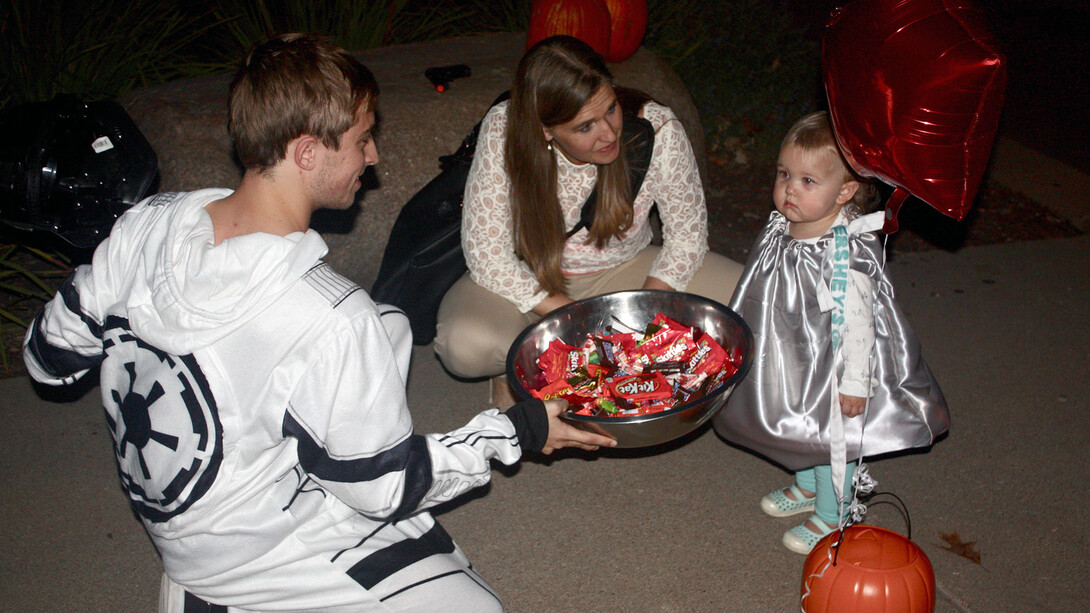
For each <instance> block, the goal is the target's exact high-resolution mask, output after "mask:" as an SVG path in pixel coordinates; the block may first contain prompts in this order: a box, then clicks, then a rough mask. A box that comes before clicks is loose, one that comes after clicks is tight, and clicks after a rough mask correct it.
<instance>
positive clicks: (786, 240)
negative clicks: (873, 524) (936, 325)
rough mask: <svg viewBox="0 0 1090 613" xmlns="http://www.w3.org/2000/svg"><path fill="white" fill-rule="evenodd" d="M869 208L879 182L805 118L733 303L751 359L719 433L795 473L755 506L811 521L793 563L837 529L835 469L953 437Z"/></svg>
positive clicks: (784, 153) (823, 124)
mask: <svg viewBox="0 0 1090 613" xmlns="http://www.w3.org/2000/svg"><path fill="white" fill-rule="evenodd" d="M876 200H877V193H876V190H875V186H874V185H873V183H871V182H869V181H866V180H864V179H862V178H860V177H858V176H856V175H855V174H854V173H853V172H852V171H851V169H850V167H849V166H848V164H847V163H846V162H845V161H844V159H843V158H842V157H841V154H840V151H839V149H838V148H837V144H836V139H835V137H834V135H833V130H832V127H831V125H830V122H829V117H828V114H827V113H825V112H824V111H823V112H818V113H813V114H810V115H807V116H806V117H803V118H802V119H800V120H799V121H798V122H796V123H795V125H794V126H792V128H791V129H790V130H789V131H788V133H787V136H786V137H785V138H784V141H783V144H782V145H781V147H780V155H779V161H778V163H777V172H776V182H775V185H774V187H773V202H774V203H775V206H776V210H775V212H773V213H772V215H771V217H770V218H769V220H768V224H767V225H766V226H765V228H764V230H763V232H762V233H761V235H760V236H759V237H758V239H757V241H756V243H755V244H754V246H753V250H752V251H751V252H750V256H749V261H748V262H747V263H746V269H745V272H744V273H743V274H742V279H741V281H739V284H738V287H737V289H736V290H735V292H734V296H733V298H732V299H731V305H730V306H731V308H732V309H734V310H735V311H736V312H737V313H738V314H740V315H741V316H742V317H743V318H744V319H745V320H746V323H748V324H749V326H750V329H751V330H752V331H753V338H754V347H755V349H754V361H753V364H752V366H751V368H750V371H749V373H748V375H747V376H746V378H745V379H743V380H742V381H741V382H740V383H739V384H738V386H737V387H736V388H735V390H734V392H733V393H732V395H731V397H730V400H729V401H728V403H727V405H726V406H725V407H724V408H723V410H721V411H720V412H719V414H718V415H716V417H715V421H714V424H715V428H716V430H717V431H718V432H719V434H721V435H722V436H723V437H725V438H726V439H727V440H729V441H731V442H733V443H737V444H739V445H742V446H745V447H747V448H749V449H752V450H753V451H755V452H757V453H759V454H761V455H763V456H766V457H767V458H769V459H771V460H772V461H774V462H776V463H779V464H781V465H783V466H784V467H786V468H787V469H789V470H792V471H796V472H795V481H794V483H793V484H791V485H790V486H788V487H787V488H784V489H782V490H776V491H774V492H772V493H770V494H768V495H767V496H765V497H764V498H763V499H761V509H762V510H764V512H765V513H767V514H769V515H772V516H774V517H786V516H789V515H795V514H799V513H810V514H811V515H810V516H809V518H808V519H807V520H806V521H805V522H804V523H803V524H801V525H799V526H796V527H794V528H792V529H791V530H788V531H787V532H786V533H785V534H784V536H783V543H784V545H785V546H786V547H787V548H788V549H790V550H792V551H796V552H798V553H803V554H805V553H809V551H810V550H811V549H812V548H813V547H814V545H816V544H817V542H818V541H819V540H820V539H821V537H823V536H825V535H826V534H828V533H830V532H832V531H833V530H835V529H836V527H837V525H838V524H839V523H840V522H841V520H842V519H843V515H844V510H845V508H846V505H845V500H847V499H850V494H848V495H846V496H844V497H838V494H837V492H836V489H841V491H842V492H845V493H848V492H850V491H851V476H852V473H853V471H854V468H855V462H852V463H849V464H847V465H846V469H843V467H845V463H844V462H845V460H844V458H845V457H847V458H860V457H862V456H863V455H867V456H873V455H876V454H881V453H887V452H892V451H898V450H902V449H908V448H911V447H921V446H926V445H930V444H931V443H932V442H933V441H934V440H935V437H936V436H938V435H940V434H942V433H943V432H945V431H946V430H947V428H948V427H949V413H948V412H947V409H946V401H945V399H944V398H943V395H942V391H941V390H940V389H939V386H938V383H936V381H935V378H934V377H933V376H932V375H931V371H930V370H929V369H928V368H927V365H926V364H925V363H924V361H923V359H922V358H921V356H920V346H919V342H918V341H917V339H916V336H915V334H914V333H913V332H912V329H911V328H910V327H909V326H908V323H907V321H906V319H905V317H904V314H903V313H902V312H901V310H900V308H899V307H898V306H897V304H896V303H895V302H894V300H893V288H892V286H891V285H890V282H889V278H888V276H887V275H886V273H885V269H884V250H883V246H882V243H881V239H880V238H879V236H878V233H877V232H876V230H879V229H880V228H881V227H882V225H883V221H884V220H883V215H882V213H880V212H879V213H871V214H866V213H867V210H866V209H867V208H869V207H870V206H872V205H873V203H874V202H875V201H876ZM841 415H842V417H841ZM864 425H865V426H866V427H865V431H864ZM837 449H839V461H837V460H833V461H832V462H831V461H830V454H831V453H832V454H833V457H834V458H837V457H838V454H837V453H836V450H837ZM838 464H839V465H838ZM834 469H840V470H834ZM841 470H844V480H843V482H842V483H843V485H842V487H841V488H836V487H834V477H833V474H834V472H836V473H839V472H841ZM837 480H838V481H839V480H840V479H837Z"/></svg>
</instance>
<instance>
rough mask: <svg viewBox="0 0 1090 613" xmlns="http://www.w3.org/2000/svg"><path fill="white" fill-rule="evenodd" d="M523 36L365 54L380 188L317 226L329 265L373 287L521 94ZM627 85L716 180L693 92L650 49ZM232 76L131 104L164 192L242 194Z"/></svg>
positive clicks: (635, 61)
mask: <svg viewBox="0 0 1090 613" xmlns="http://www.w3.org/2000/svg"><path fill="white" fill-rule="evenodd" d="M524 41H525V36H524V35H523V34H521V33H498V34H482V35H478V36H469V37H459V38H448V39H442V40H435V41H428V42H423V43H413V44H408V45H397V46H391V47H382V48H379V49H371V50H369V51H364V52H361V53H358V54H356V55H357V57H359V59H360V60H361V61H362V62H363V63H364V64H366V65H367V67H368V68H370V69H371V71H372V72H373V73H374V74H375V78H376V79H377V80H378V82H379V88H380V90H381V93H380V96H379V108H378V130H377V140H378V149H379V157H380V161H379V164H378V166H377V167H376V168H375V176H374V177H372V178H373V179H374V181H370V183H371V185H367V183H368V182H367V181H365V187H368V189H365V190H363V191H361V194H360V196H359V200H358V202H357V206H356V207H353V209H351V210H350V211H349V213H348V214H344V213H336V214H332V213H331V214H325V215H320V216H318V217H317V218H316V221H315V226H316V227H317V228H318V229H319V230H321V231H322V233H323V236H324V237H325V238H326V242H327V243H328V244H329V247H330V253H329V255H328V256H327V258H326V259H327V260H328V261H329V262H330V263H332V264H333V265H334V266H335V267H336V268H337V269H338V270H339V271H341V273H342V274H345V275H346V276H348V277H350V278H352V279H353V280H355V281H356V282H358V283H360V284H361V285H362V286H364V287H370V286H371V284H372V283H373V282H374V279H375V276H376V274H377V273H378V267H379V263H380V262H381V260H382V252H383V249H384V248H385V246H386V240H387V237H388V236H389V232H390V228H391V226H393V223H394V219H395V218H396V217H397V214H398V211H399V210H400V209H401V206H402V205H403V204H404V203H405V202H406V201H408V199H409V198H410V197H411V196H412V195H413V194H414V193H415V192H416V191H417V190H418V189H420V187H421V186H423V185H424V183H426V182H427V181H428V180H429V179H431V178H432V177H433V176H435V174H436V173H437V172H438V170H439V167H438V161H437V158H438V157H439V156H441V155H446V154H448V153H450V152H452V151H454V149H456V148H457V146H458V145H459V144H460V143H461V141H462V138H463V137H464V136H465V134H466V132H468V131H469V129H470V128H472V127H473V125H474V124H475V123H476V122H477V121H479V120H480V118H481V117H482V116H483V115H484V113H485V111H486V110H487V109H488V106H489V104H491V103H492V101H493V100H494V99H495V97H496V96H497V95H498V94H499V93H500V92H503V91H505V90H507V89H509V88H510V87H511V82H512V79H513V78H514V72H515V68H516V67H517V65H518V60H519V58H520V57H521V56H522V53H523V50H524ZM450 64H466V65H468V66H469V67H470V69H471V71H472V75H471V76H469V77H467V78H462V79H458V80H456V81H453V82H452V83H451V84H450V87H449V88H448V89H447V91H445V92H443V93H439V92H437V91H435V89H434V88H433V87H432V86H431V83H430V82H429V81H428V80H427V79H426V78H425V77H424V70H425V69H426V68H429V67H432V66H445V65H450ZM610 68H611V70H612V71H613V73H614V77H615V78H616V81H617V83H618V84H620V85H626V86H629V87H635V88H638V89H642V90H644V91H646V92H648V93H649V94H651V95H652V96H653V97H654V98H655V99H657V100H658V101H660V102H662V103H663V104H666V105H668V106H670V107H671V108H673V109H674V111H675V112H676V113H677V115H678V117H679V118H680V119H681V122H682V123H683V124H684V126H685V128H686V131H687V132H688V134H689V138H690V139H691V140H692V142H693V148H694V149H695V150H696V154H697V160H698V162H699V164H700V168H701V172H702V173H703V174H704V175H705V176H706V163H705V157H704V132H703V129H702V127H701V125H700V117H699V115H698V114H697V112H696V108H695V107H694V106H693V103H692V99H691V98H690V97H689V94H688V92H687V91H686V89H685V86H684V85H683V84H682V83H681V81H680V79H678V77H677V75H676V74H675V73H674V72H673V71H672V70H671V69H670V67H669V66H668V65H666V64H665V63H664V62H662V61H661V60H660V59H659V58H658V57H656V56H655V55H654V54H653V53H651V52H650V51H648V50H647V49H644V48H641V49H640V50H639V51H637V52H636V54H635V55H634V56H633V57H632V58H630V59H628V60H626V61H624V62H622V63H620V64H614V65H612V66H611V67H610ZM229 82H230V75H219V76H212V77H203V78H196V79H185V80H180V81H174V82H171V83H166V84H163V85H159V86H155V87H148V88H144V89H140V90H137V91H134V92H132V93H130V94H128V95H126V96H125V97H123V98H122V99H121V103H122V104H123V105H124V106H125V108H126V109H127V110H128V111H129V114H130V115H132V118H133V120H134V121H135V122H136V124H137V125H138V126H139V127H140V129H141V130H142V131H143V133H144V135H145V136H146V137H147V138H148V140H149V141H150V142H151V144H152V146H153V147H154V148H155V151H156V153H157V154H158V156H159V169H160V173H161V181H160V189H161V190H162V191H176V190H192V189H199V188H203V187H234V186H235V185H237V184H238V180H239V177H240V176H241V170H240V168H239V167H238V165H237V163H236V162H235V161H234V158H233V155H232V151H231V144H230V141H229V140H228V137H227V130H226V125H227V119H226V113H227V102H226V95H227V87H228V84H229Z"/></svg>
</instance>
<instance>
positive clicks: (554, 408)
mask: <svg viewBox="0 0 1090 613" xmlns="http://www.w3.org/2000/svg"><path fill="white" fill-rule="evenodd" d="M566 410H568V401H567V400H561V399H558V400H547V401H545V412H546V414H548V416H549V438H548V439H547V440H546V441H545V446H544V447H543V448H542V449H541V453H544V454H545V455H548V454H550V453H552V452H553V451H556V450H557V449H561V448H563V447H578V448H580V449H586V450H587V451H594V450H595V449H597V448H598V447H615V446H616V445H617V441H615V440H613V439H612V438H609V437H608V436H602V435H601V434H594V433H593V432H587V431H586V430H583V429H581V428H576V427H575V426H573V425H571V424H569V423H568V422H566V421H564V420H562V419H560V415H561V413H563V412H564V411H566Z"/></svg>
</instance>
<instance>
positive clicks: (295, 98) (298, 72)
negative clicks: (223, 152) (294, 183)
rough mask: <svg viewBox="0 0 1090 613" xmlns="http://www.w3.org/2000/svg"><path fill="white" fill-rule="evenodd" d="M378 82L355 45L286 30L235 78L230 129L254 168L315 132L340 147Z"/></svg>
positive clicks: (371, 102) (271, 162)
mask: <svg viewBox="0 0 1090 613" xmlns="http://www.w3.org/2000/svg"><path fill="white" fill-rule="evenodd" d="M377 101H378V83H376V82H375V78H374V76H373V75H372V74H371V71H369V70H368V69H367V67H365V66H364V65H363V64H361V63H359V61H357V60H356V59H355V58H353V57H352V56H351V55H349V54H348V52H347V51H345V50H344V49H341V48H339V47H337V46H335V45H334V44H333V43H331V42H329V40H328V39H326V38H324V37H322V36H318V35H314V34H298V33H296V34H284V35H281V36H277V37H275V38H273V39H271V40H269V41H267V42H265V43H262V44H260V45H258V46H257V47H255V48H254V49H253V50H252V51H251V52H250V53H249V55H248V56H247V57H246V59H245V60H244V61H243V62H242V65H241V67H240V68H239V70H238V72H237V73H236V74H235V78H234V80H233V81H232V82H231V89H230V95H229V97H228V119H227V131H228V133H229V134H230V135H231V140H232V142H233V143H234V146H235V151H236V152H237V153H238V157H239V161H241V162H242V165H243V167H245V168H246V169H257V170H259V171H265V170H268V169H269V168H271V167H273V166H275V165H276V164H277V163H279V162H280V161H281V160H283V159H284V156H285V154H286V152H287V147H288V143H289V142H291V141H292V140H294V139H295V138H298V137H299V136H302V135H304V134H309V135H311V136H314V137H316V138H318V139H319V140H320V141H321V142H322V144H324V145H325V146H326V147H329V148H332V149H337V148H338V146H339V144H340V138H341V135H342V134H344V133H345V132H347V131H348V129H349V128H351V127H352V126H353V125H355V123H356V121H357V118H358V116H359V113H361V112H367V111H373V110H374V106H375V104H376V102H377Z"/></svg>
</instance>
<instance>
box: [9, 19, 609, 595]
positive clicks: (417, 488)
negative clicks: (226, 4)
mask: <svg viewBox="0 0 1090 613" xmlns="http://www.w3.org/2000/svg"><path fill="white" fill-rule="evenodd" d="M377 96H378V86H377V85H376V83H375V81H374V78H373V77H372V75H371V73H370V72H369V71H368V70H367V68H365V67H364V66H363V65H361V64H360V63H359V62H357V61H356V60H355V59H353V58H352V57H351V56H350V55H348V54H347V53H346V52H344V51H343V50H341V49H338V48H336V47H334V46H332V45H331V44H330V43H328V42H327V41H326V40H324V39H322V38H319V37H315V36H310V35H299V34H291V35H284V36H280V37H277V38H274V39H273V40H271V41H269V42H267V43H264V44H262V45H260V46H258V47H257V48H255V49H254V51H253V52H252V53H251V54H250V55H249V57H247V58H246V60H245V62H244V63H243V65H242V67H241V68H240V69H239V72H238V74H237V75H236V77H235V79H234V81H233V82H232V84H231V90H230V98H229V105H230V109H229V110H230V115H229V120H228V121H229V125H228V130H229V132H230V134H231V137H232V140H233V142H234V145H235V148H236V151H237V153H238V155H239V159H240V160H241V161H242V163H243V165H244V167H245V173H244V175H243V178H242V181H241V183H240V185H239V186H238V189H236V190H234V191H231V190H227V189H205V190H198V191H194V192H188V193H163V194H159V195H156V196H153V197H151V198H148V199H147V200H145V201H143V202H141V203H140V204H138V205H136V206H135V207H133V208H132V209H131V210H129V211H128V212H126V213H125V214H124V215H123V216H122V217H121V218H120V219H118V221H117V223H116V224H115V225H114V227H113V230H112V232H111V234H110V236H109V238H107V239H106V240H105V241H104V242H103V243H102V244H101V245H100V246H99V247H98V249H97V250H96V252H95V255H94V258H93V260H92V263H91V264H90V265H88V266H80V267H79V268H77V269H76V270H75V272H74V273H73V274H72V276H71V277H69V279H67V280H66V281H65V282H64V284H63V286H62V287H61V289H60V291H59V292H58V293H57V296H56V297H55V298H54V299H53V300H52V301H51V302H50V303H49V304H47V305H46V307H45V308H44V309H43V311H42V312H41V313H40V314H39V315H38V317H37V319H36V320H35V321H34V323H33V324H32V325H31V327H30V328H29V330H28V332H27V337H26V342H25V346H24V357H25V360H26V363H27V367H28V369H29V371H30V373H31V375H32V376H33V378H34V379H36V380H37V381H39V382H42V383H46V384H51V385H66V384H71V383H74V382H75V381H77V380H78V379H80V378H81V377H82V376H84V375H85V374H87V373H88V372H90V371H92V370H93V369H98V370H99V374H100V381H101V392H102V400H103V403H104V405H105V410H106V419H107V423H108V426H109V428H110V430H111V433H112V435H113V440H114V450H115V453H116V456H117V461H118V474H119V476H120V479H121V484H122V487H123V489H124V491H125V492H126V493H127V494H128V496H129V499H130V502H131V504H132V506H133V509H134V510H135V512H136V513H137V515H138V516H139V517H140V519H141V520H142V521H143V523H144V525H145V527H146V528H147V531H148V533H149V534H150V535H151V539H152V541H153V542H154V544H155V546H156V548H157V549H158V551H159V553H160V555H161V556H162V561H163V567H164V570H165V576H164V581H163V587H162V590H161V594H160V610H163V611H242V610H245V611H304V610H305V611H311V610H320V611H375V612H384V613H385V612H396V611H440V610H442V611H448V612H450V611H467V612H469V611H472V612H482V611H498V610H501V606H500V602H499V600H498V598H497V597H496V595H495V594H494V592H493V591H492V590H491V588H490V587H489V586H488V584H487V583H486V582H485V581H484V580H483V579H481V577H480V576H478V575H477V573H476V572H475V571H474V570H473V569H472V567H471V566H470V564H469V561H468V560H467V559H466V557H465V556H464V555H463V554H462V552H461V550H460V549H459V548H458V547H457V545H455V544H454V542H453V541H452V540H451V538H450V537H449V536H448V535H447V533H446V532H445V531H444V530H443V529H442V528H441V527H440V526H439V525H438V524H437V523H436V522H435V520H434V519H433V518H432V516H431V515H430V514H429V513H428V512H426V511H425V509H427V508H429V507H432V506H434V505H436V504H439V503H442V502H446V501H449V500H451V499H452V498H454V497H456V496H458V495H459V494H461V493H463V492H465V491H467V490H469V489H471V488H474V487H477V486H480V485H483V484H484V483H486V482H487V481H488V479H489V477H490V460H491V459H493V458H495V459H497V460H499V461H500V462H503V463H505V464H511V463H514V462H516V461H518V460H519V458H520V457H521V455H522V453H523V452H525V451H528V450H530V451H542V452H544V453H550V452H551V451H552V450H554V449H557V448H560V447H565V446H575V447H580V448H584V449H594V448H596V447H597V446H600V445H606V446H610V445H612V444H614V442H613V441H612V440H611V439H609V438H606V437H603V436H599V435H595V434H591V433H589V432H584V431H582V430H578V429H575V428H573V427H571V426H569V425H567V424H565V423H564V422H562V421H560V420H559V419H558V415H559V413H560V412H561V411H562V410H563V408H564V403H563V402H562V401H550V402H548V403H541V402H540V401H527V402H523V403H519V404H517V405H515V406H514V407H512V408H510V409H509V410H507V411H506V412H501V411H500V410H499V409H495V408H493V409H490V410H487V411H485V412H483V413H481V414H479V415H477V416H476V417H474V418H473V419H472V420H471V421H470V422H469V423H468V424H467V425H466V426H465V427H463V428H460V429H458V430H455V431H453V432H448V433H446V434H431V435H419V434H414V433H413V425H412V420H411V417H410V415H409V410H408V407H407V405H406V398H405V382H406V376H407V374H408V366H409V358H410V353H411V338H410V331H409V324H408V320H407V319H406V318H405V317H404V315H402V314H401V313H400V311H398V310H397V309H395V308H393V307H389V306H385V305H376V304H375V303H374V302H372V300H371V299H370V297H369V296H368V295H367V293H366V292H364V291H363V290H361V289H360V288H359V287H358V286H357V285H355V284H354V283H352V282H350V281H348V280H347V279H345V278H344V277H342V276H340V275H338V274H337V273H336V272H334V271H333V270H332V269H331V268H330V267H329V266H328V265H326V264H325V263H323V262H322V260H321V258H322V257H323V256H324V255H325V253H326V251H327V249H326V245H325V243H324V242H323V240H322V238H321V237H320V236H319V235H318V234H317V233H316V232H314V231H313V230H310V229H308V226H309V223H310V217H311V214H312V213H313V212H314V211H315V210H318V209H322V208H333V209H338V208H346V207H348V206H350V205H351V204H352V202H353V200H354V198H355V193H356V191H357V190H358V189H359V188H360V181H359V176H360V175H361V174H363V172H364V170H365V168H366V167H367V166H369V165H372V164H374V163H376V162H377V161H378V153H377V150H376V148H375V143H374V141H373V139H372V137H371V130H372V127H373V125H374V120H375V115H374V110H375V105H376V103H377Z"/></svg>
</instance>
